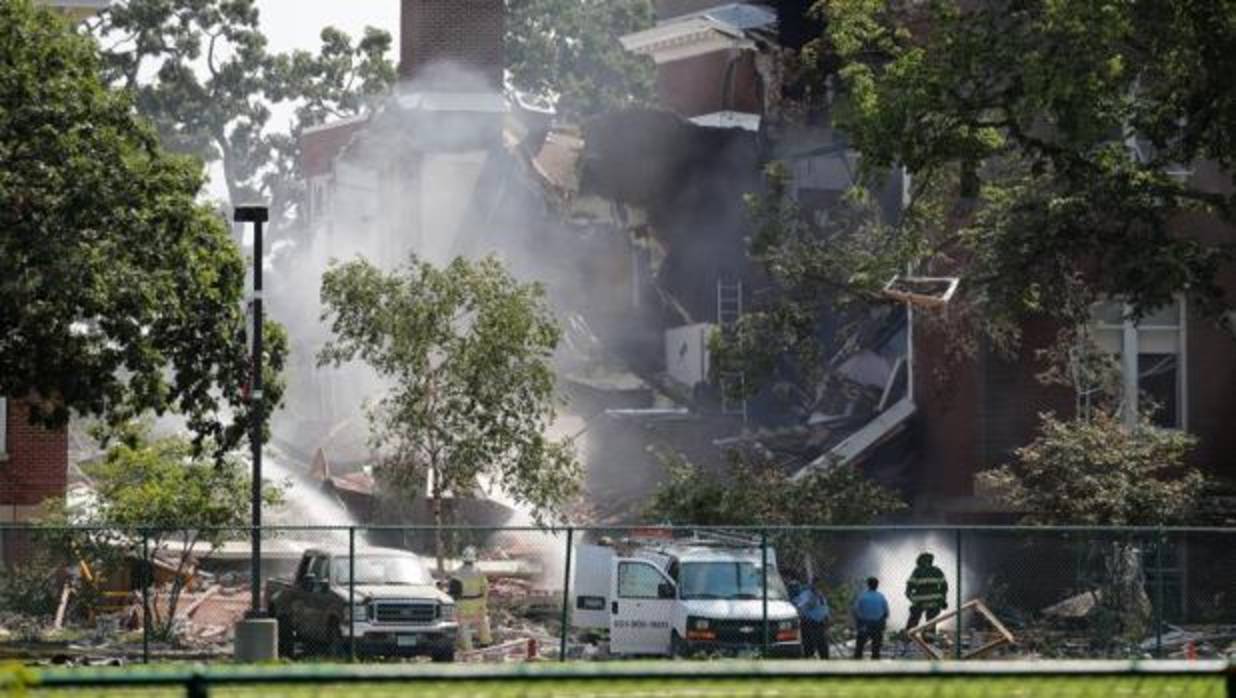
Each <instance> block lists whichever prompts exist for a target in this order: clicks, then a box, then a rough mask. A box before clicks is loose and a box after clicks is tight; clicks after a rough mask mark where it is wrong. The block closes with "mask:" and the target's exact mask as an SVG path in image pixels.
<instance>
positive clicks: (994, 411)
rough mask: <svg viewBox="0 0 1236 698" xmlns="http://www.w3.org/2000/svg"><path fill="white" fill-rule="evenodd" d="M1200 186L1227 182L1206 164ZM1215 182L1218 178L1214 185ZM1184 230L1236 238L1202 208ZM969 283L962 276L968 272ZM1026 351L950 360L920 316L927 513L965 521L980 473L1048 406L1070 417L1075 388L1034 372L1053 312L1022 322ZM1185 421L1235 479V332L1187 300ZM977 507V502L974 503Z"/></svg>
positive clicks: (918, 381) (1182, 221) (1205, 463)
mask: <svg viewBox="0 0 1236 698" xmlns="http://www.w3.org/2000/svg"><path fill="white" fill-rule="evenodd" d="M1198 174H1199V176H1198V180H1197V181H1195V182H1194V184H1195V185H1200V186H1202V187H1206V185H1207V184H1210V183H1211V182H1212V180H1213V181H1215V182H1221V181H1226V178H1225V177H1222V176H1221V175H1219V174H1218V173H1216V172H1213V171H1205V168H1202V167H1199V173H1198ZM1216 186H1218V185H1216ZM1173 227H1174V228H1175V230H1176V231H1177V233H1178V234H1179V235H1181V236H1183V237H1189V238H1192V239H1196V240H1199V241H1201V242H1204V243H1206V244H1220V243H1221V242H1222V241H1224V240H1227V239H1230V236H1231V234H1232V231H1231V228H1229V227H1227V226H1225V225H1223V224H1222V223H1220V222H1219V221H1217V220H1216V219H1214V218H1210V217H1207V216H1205V215H1203V214H1191V215H1185V216H1181V217H1180V218H1179V219H1178V220H1177V221H1176V222H1175V225H1174V226H1173ZM1219 282H1220V285H1221V286H1222V287H1223V288H1224V289H1225V290H1226V292H1227V294H1228V299H1229V302H1230V299H1232V298H1233V297H1236V266H1233V265H1229V266H1228V267H1227V268H1226V269H1224V270H1222V273H1220V275H1219ZM962 283H963V287H962V288H963V291H961V292H964V283H965V281H964V276H963V281H962ZM1022 332H1023V344H1022V347H1021V350H1020V352H1019V355H1018V356H1016V357H1013V358H1005V357H1002V356H1000V355H998V354H996V353H995V352H992V351H985V350H983V349H980V350H979V351H978V352H977V353H976V355H975V356H973V357H972V358H970V359H967V360H962V361H953V360H950V358H949V352H948V350H947V347H948V342H950V341H951V338H950V337H948V336H946V333H945V332H941V331H940V330H939V329H937V328H934V327H933V326H932V323H930V322H924V321H922V318H921V316H920V317H919V321H917V322H915V325H914V349H913V361H914V376H915V380H914V386H915V403H916V404H917V407H918V416H917V418H916V419H917V423H918V427H919V430H920V431H919V432H918V433H919V439H920V442H919V446H920V452H921V458H920V463H919V471H918V473H917V477H916V480H917V483H916V484H917V486H916V487H915V497H916V499H917V500H918V501H917V502H916V503H917V504H918V505H919V506H920V512H921V513H922V514H923V515H926V516H927V517H929V518H932V519H933V520H941V519H942V518H949V519H952V520H964V519H965V518H967V517H966V514H965V513H966V512H970V513H980V512H981V510H982V508H983V507H984V506H987V505H986V504H984V503H982V502H979V501H976V500H973V499H971V498H972V497H973V495H974V494H975V493H974V475H975V474H976V473H977V472H979V471H981V470H984V469H987V468H990V467H993V466H996V465H1000V464H1003V463H1006V462H1008V461H1009V460H1010V457H1011V456H1012V451H1013V450H1014V449H1016V448H1018V447H1020V446H1023V445H1025V444H1027V443H1029V442H1030V441H1031V440H1033V438H1034V436H1035V434H1036V433H1037V431H1038V426H1039V418H1038V415H1039V414H1040V413H1042V412H1045V411H1052V412H1055V413H1056V414H1057V415H1061V416H1066V417H1067V416H1070V415H1071V414H1072V413H1073V411H1074V409H1075V405H1076V403H1075V400H1074V397H1073V395H1072V394H1071V391H1069V390H1067V389H1065V388H1063V387H1059V386H1045V385H1043V384H1042V382H1040V381H1039V380H1038V378H1037V375H1038V374H1039V373H1041V372H1042V371H1043V370H1044V369H1045V368H1046V366H1045V365H1044V364H1043V363H1042V362H1041V361H1040V360H1039V359H1038V358H1037V356H1036V354H1037V350H1038V349H1041V348H1045V347H1048V346H1050V345H1051V344H1052V343H1053V341H1054V340H1055V335H1056V328H1055V327H1054V326H1053V325H1052V324H1051V323H1050V322H1047V321H1034V322H1028V323H1026V324H1025V325H1023V326H1022ZM1183 341H1184V364H1183V372H1184V381H1185V393H1184V395H1185V399H1186V414H1187V419H1186V424H1185V428H1186V430H1187V431H1188V432H1189V433H1191V434H1193V435H1194V436H1196V437H1197V438H1198V446H1197V448H1196V449H1195V450H1194V452H1193V462H1194V464H1195V465H1197V466H1198V467H1199V468H1201V469H1203V470H1204V471H1205V472H1206V473H1208V474H1209V475H1211V476H1213V477H1217V478H1220V479H1226V480H1229V481H1231V480H1236V455H1234V454H1236V429H1233V428H1232V423H1233V422H1232V419H1233V418H1232V415H1233V414H1236V340H1234V339H1233V337H1232V336H1231V334H1229V333H1228V332H1227V331H1225V330H1223V329H1221V328H1220V327H1219V324H1218V321H1217V320H1216V319H1215V318H1208V317H1205V316H1203V315H1202V314H1201V313H1200V312H1197V311H1196V310H1195V309H1194V306H1193V305H1190V304H1188V302H1187V299H1186V323H1185V332H1184V340H1183ZM976 505H977V506H978V510H977V511H976V510H975V508H974V507H975V506H976Z"/></svg>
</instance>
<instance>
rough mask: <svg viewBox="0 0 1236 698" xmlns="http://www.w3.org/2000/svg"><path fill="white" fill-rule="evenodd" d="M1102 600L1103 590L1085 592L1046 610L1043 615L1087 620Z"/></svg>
mask: <svg viewBox="0 0 1236 698" xmlns="http://www.w3.org/2000/svg"><path fill="white" fill-rule="evenodd" d="M1102 600H1103V591H1102V590H1100V589H1095V590H1093V591H1084V592H1082V593H1080V594H1077V595H1076V596H1070V597H1069V598H1067V599H1065V600H1063V601H1061V602H1059V603H1055V604H1052V605H1051V606H1048V607H1047V608H1044V609H1043V615H1045V616H1049V617H1051V618H1085V617H1086V616H1088V615H1090V614H1091V613H1092V612H1094V609H1095V608H1097V607H1098V605H1099V602H1100V601H1102Z"/></svg>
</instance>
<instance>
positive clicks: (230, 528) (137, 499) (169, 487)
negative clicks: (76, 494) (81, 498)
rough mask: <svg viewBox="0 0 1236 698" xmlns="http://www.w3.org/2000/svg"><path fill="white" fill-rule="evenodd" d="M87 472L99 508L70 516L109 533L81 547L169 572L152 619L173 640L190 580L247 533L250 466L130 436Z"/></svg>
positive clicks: (187, 446)
mask: <svg viewBox="0 0 1236 698" xmlns="http://www.w3.org/2000/svg"><path fill="white" fill-rule="evenodd" d="M85 472H86V475H87V476H88V477H90V479H91V482H92V483H93V484H94V495H95V497H94V501H92V502H90V503H89V504H87V505H86V506H85V507H84V508H83V510H82V511H80V512H72V511H70V512H69V516H70V518H71V519H72V520H74V521H75V522H78V523H84V524H87V525H92V526H103V527H106V530H105V531H103V532H101V533H99V532H91V533H87V534H83V535H84V537H81V536H79V537H80V538H81V540H79V541H78V547H97V546H106V547H111V548H118V549H123V550H127V551H128V553H129V555H131V556H135V557H137V558H138V559H140V560H144V561H145V562H146V566H147V569H153V565H154V564H155V563H156V561H157V562H159V563H160V564H167V565H170V566H171V568H173V576H172V581H171V583H170V585H169V588H168V591H167V605H166V607H163V608H161V607H160V606H159V605H155V606H152V607H151V609H150V612H151V617H152V619H153V620H154V624H153V625H152V630H153V634H154V636H155V637H158V638H161V639H168V640H170V639H173V637H172V635H173V632H174V621H175V618H176V609H177V606H178V604H179V602H180V597H181V592H183V590H184V583H185V581H186V580H187V578H188V575H189V573H190V572H191V571H192V570H193V568H194V567H195V566H196V565H200V564H201V563H202V562H203V561H204V560H206V559H208V558H209V557H210V556H211V554H212V553H213V552H214V551H215V550H216V549H217V548H218V547H219V545H220V544H221V543H222V542H223V541H224V540H227V539H228V538H229V537H232V538H235V537H238V534H241V533H244V534H247V533H248V531H247V529H246V526H247V525H248V522H249V508H250V499H249V498H250V486H251V482H252V481H251V479H250V476H249V464H248V463H247V462H246V461H244V460H242V459H239V458H235V457H233V456H228V457H226V458H224V459H223V460H222V461H215V460H210V459H201V458H198V457H195V456H194V449H193V446H192V444H191V443H189V442H188V441H186V440H184V439H181V438H164V439H154V440H151V439H150V438H149V437H148V435H147V433H146V432H145V430H144V429H132V428H130V429H126V430H125V433H123V434H122V435H121V437H120V440H119V442H118V443H117V444H115V445H114V446H113V447H112V448H111V449H109V450H108V452H107V455H106V456H105V457H104V459H103V460H102V461H100V462H99V463H95V464H92V465H88V466H86V468H85ZM264 495H265V499H266V503H267V504H271V505H273V504H277V503H278V502H279V501H280V498H281V493H280V491H279V490H278V488H276V487H273V486H267V487H266V488H265V492H264ZM239 537H244V536H239ZM143 539H145V541H146V545H145V547H143V545H142V540H143ZM143 552H145V553H146V554H145V556H143ZM164 611H165V613H164Z"/></svg>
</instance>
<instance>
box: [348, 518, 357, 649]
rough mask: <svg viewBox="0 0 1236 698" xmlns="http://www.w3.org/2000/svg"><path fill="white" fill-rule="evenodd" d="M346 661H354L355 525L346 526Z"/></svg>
mask: <svg viewBox="0 0 1236 698" xmlns="http://www.w3.org/2000/svg"><path fill="white" fill-rule="evenodd" d="M348 661H349V662H355V661H356V527H355V526H348Z"/></svg>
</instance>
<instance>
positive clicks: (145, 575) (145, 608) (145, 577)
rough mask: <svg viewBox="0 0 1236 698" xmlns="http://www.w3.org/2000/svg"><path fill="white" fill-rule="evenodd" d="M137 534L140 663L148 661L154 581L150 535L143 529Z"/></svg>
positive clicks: (147, 662)
mask: <svg viewBox="0 0 1236 698" xmlns="http://www.w3.org/2000/svg"><path fill="white" fill-rule="evenodd" d="M137 534H138V535H139V536H141V537H142V664H149V663H150V583H151V582H152V581H154V561H153V560H151V559H150V535H149V532H148V531H146V530H145V529H139V530H138V532H137Z"/></svg>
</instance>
